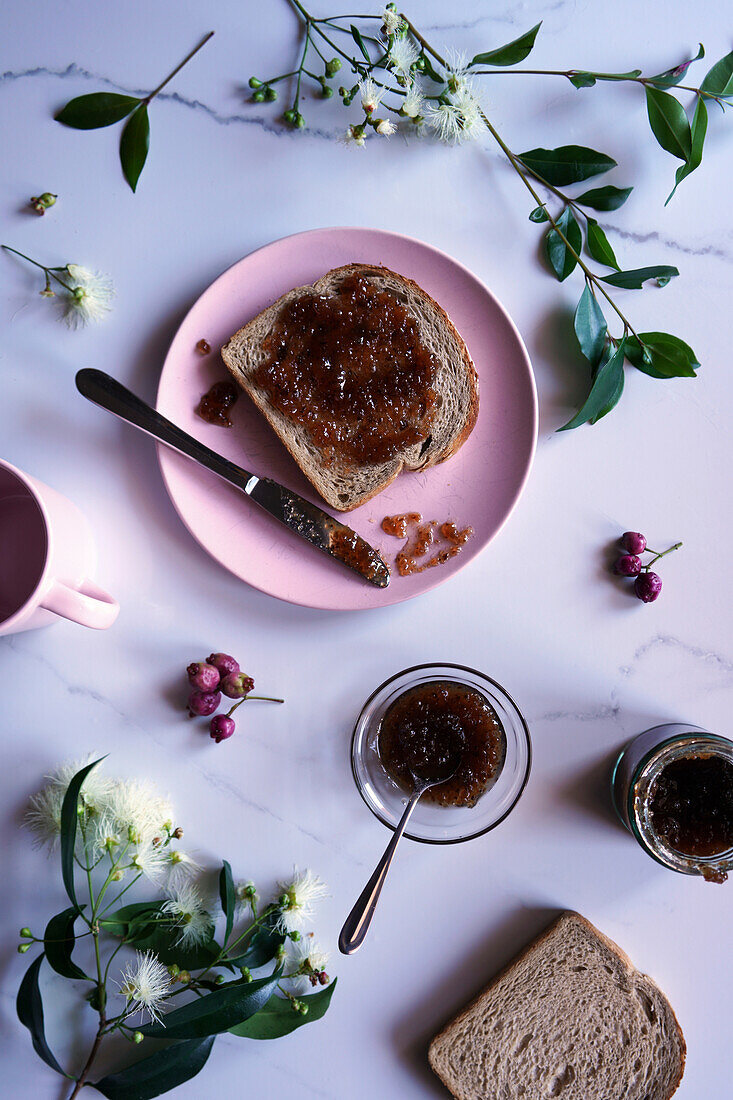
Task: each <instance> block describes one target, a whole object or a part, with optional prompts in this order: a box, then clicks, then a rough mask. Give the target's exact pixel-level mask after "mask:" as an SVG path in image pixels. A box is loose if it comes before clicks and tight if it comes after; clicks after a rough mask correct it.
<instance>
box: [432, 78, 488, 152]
mask: <svg viewBox="0 0 733 1100" xmlns="http://www.w3.org/2000/svg"><path fill="white" fill-rule="evenodd" d="M425 120H426V122H427V124H428V126H430V127H431V128H432V129H433V130H434V131H435V132H436V134H437V135H438V137H439V138H440V140H441V141H446V142H448V143H450V144H455V143H456V142H461V141H470V140H472V139H473V138H477V137H478V136H479V134H480V133H482V130H483V119H482V118H481V104H480V103H479V101H478V99H477V98H476V95H475V93H474V91H473V89H472V88H471V87H470V86H469V85H468V84H462V85H461V86H460V87H459V88H458V90H457V91H456V92H455V93H454V94H453V95H452V96H451V102H450V103H439V104H437V105H436V106H430V107H428V108H427V109H426V112H425Z"/></svg>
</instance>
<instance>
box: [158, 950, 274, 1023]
mask: <svg viewBox="0 0 733 1100" xmlns="http://www.w3.org/2000/svg"><path fill="white" fill-rule="evenodd" d="M281 977H282V969H281V968H280V969H278V970H276V971H275V972H274V973H273V974H270V976H269V977H267V978H258V979H257V980H256V981H253V982H229V983H228V984H227V985H222V986H219V988H218V989H217V990H216V992H215V993H208V994H207V995H206V996H205V997H201V998H200V999H198V1000H195V1001H190V1002H189V1003H188V1004H185V1005H183V1006H182V1007H181V1008H176V1009H174V1011H173V1012H168V1013H167V1014H166V1016H165V1019H164V1020H161V1021H160V1022H159V1023H155V1022H154V1023H150V1024H146V1025H145V1026H144V1027H141V1028H140V1031H142V1033H143V1035H149V1036H151V1037H153V1038H156V1039H197V1038H199V1039H200V1038H203V1037H204V1036H206V1035H218V1034H219V1033H220V1032H222V1031H229V1029H230V1028H233V1027H236V1026H237V1024H242V1023H244V1021H245V1020H248V1019H249V1018H250V1016H254V1014H255V1012H259V1011H260V1009H261V1008H262V1007H263V1006H264V1005H266V1004H267V1002H268V1001H269V999H270V997H271V996H272V994H273V993H274V992H275V988H276V986H277V983H278V981H279V980H280V978H281Z"/></svg>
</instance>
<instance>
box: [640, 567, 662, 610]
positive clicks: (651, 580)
mask: <svg viewBox="0 0 733 1100" xmlns="http://www.w3.org/2000/svg"><path fill="white" fill-rule="evenodd" d="M661 591H662V578H661V577H660V576H659V574H658V573H640V574H639V576H638V577H637V578H636V580H635V581H634V592H635V593H636V595H637V596H638V598H639V599H640V600H643V601H644V603H654V601H655V600H656V598H657V596H658V595H659V593H660V592H661Z"/></svg>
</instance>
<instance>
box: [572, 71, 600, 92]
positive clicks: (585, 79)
mask: <svg viewBox="0 0 733 1100" xmlns="http://www.w3.org/2000/svg"><path fill="white" fill-rule="evenodd" d="M568 80H569V81H570V83H571V84H572V85H573V86H574V87H576V88H592V87H593V85H594V84H595V82H596V78H595V77H594V75H593V73H584V72H581V71H580V70H576V71H575V72H573V73H571V75H570V76H569V77H568Z"/></svg>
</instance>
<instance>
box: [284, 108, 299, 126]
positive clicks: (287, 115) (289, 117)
mask: <svg viewBox="0 0 733 1100" xmlns="http://www.w3.org/2000/svg"><path fill="white" fill-rule="evenodd" d="M295 115H296V112H295V111H294V110H293V109H292V107H290V108H288V110H287V111H285V112H284V113H283V118H284V119H285V121H286V122H289V123H290V125H291V126H294V125H295Z"/></svg>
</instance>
